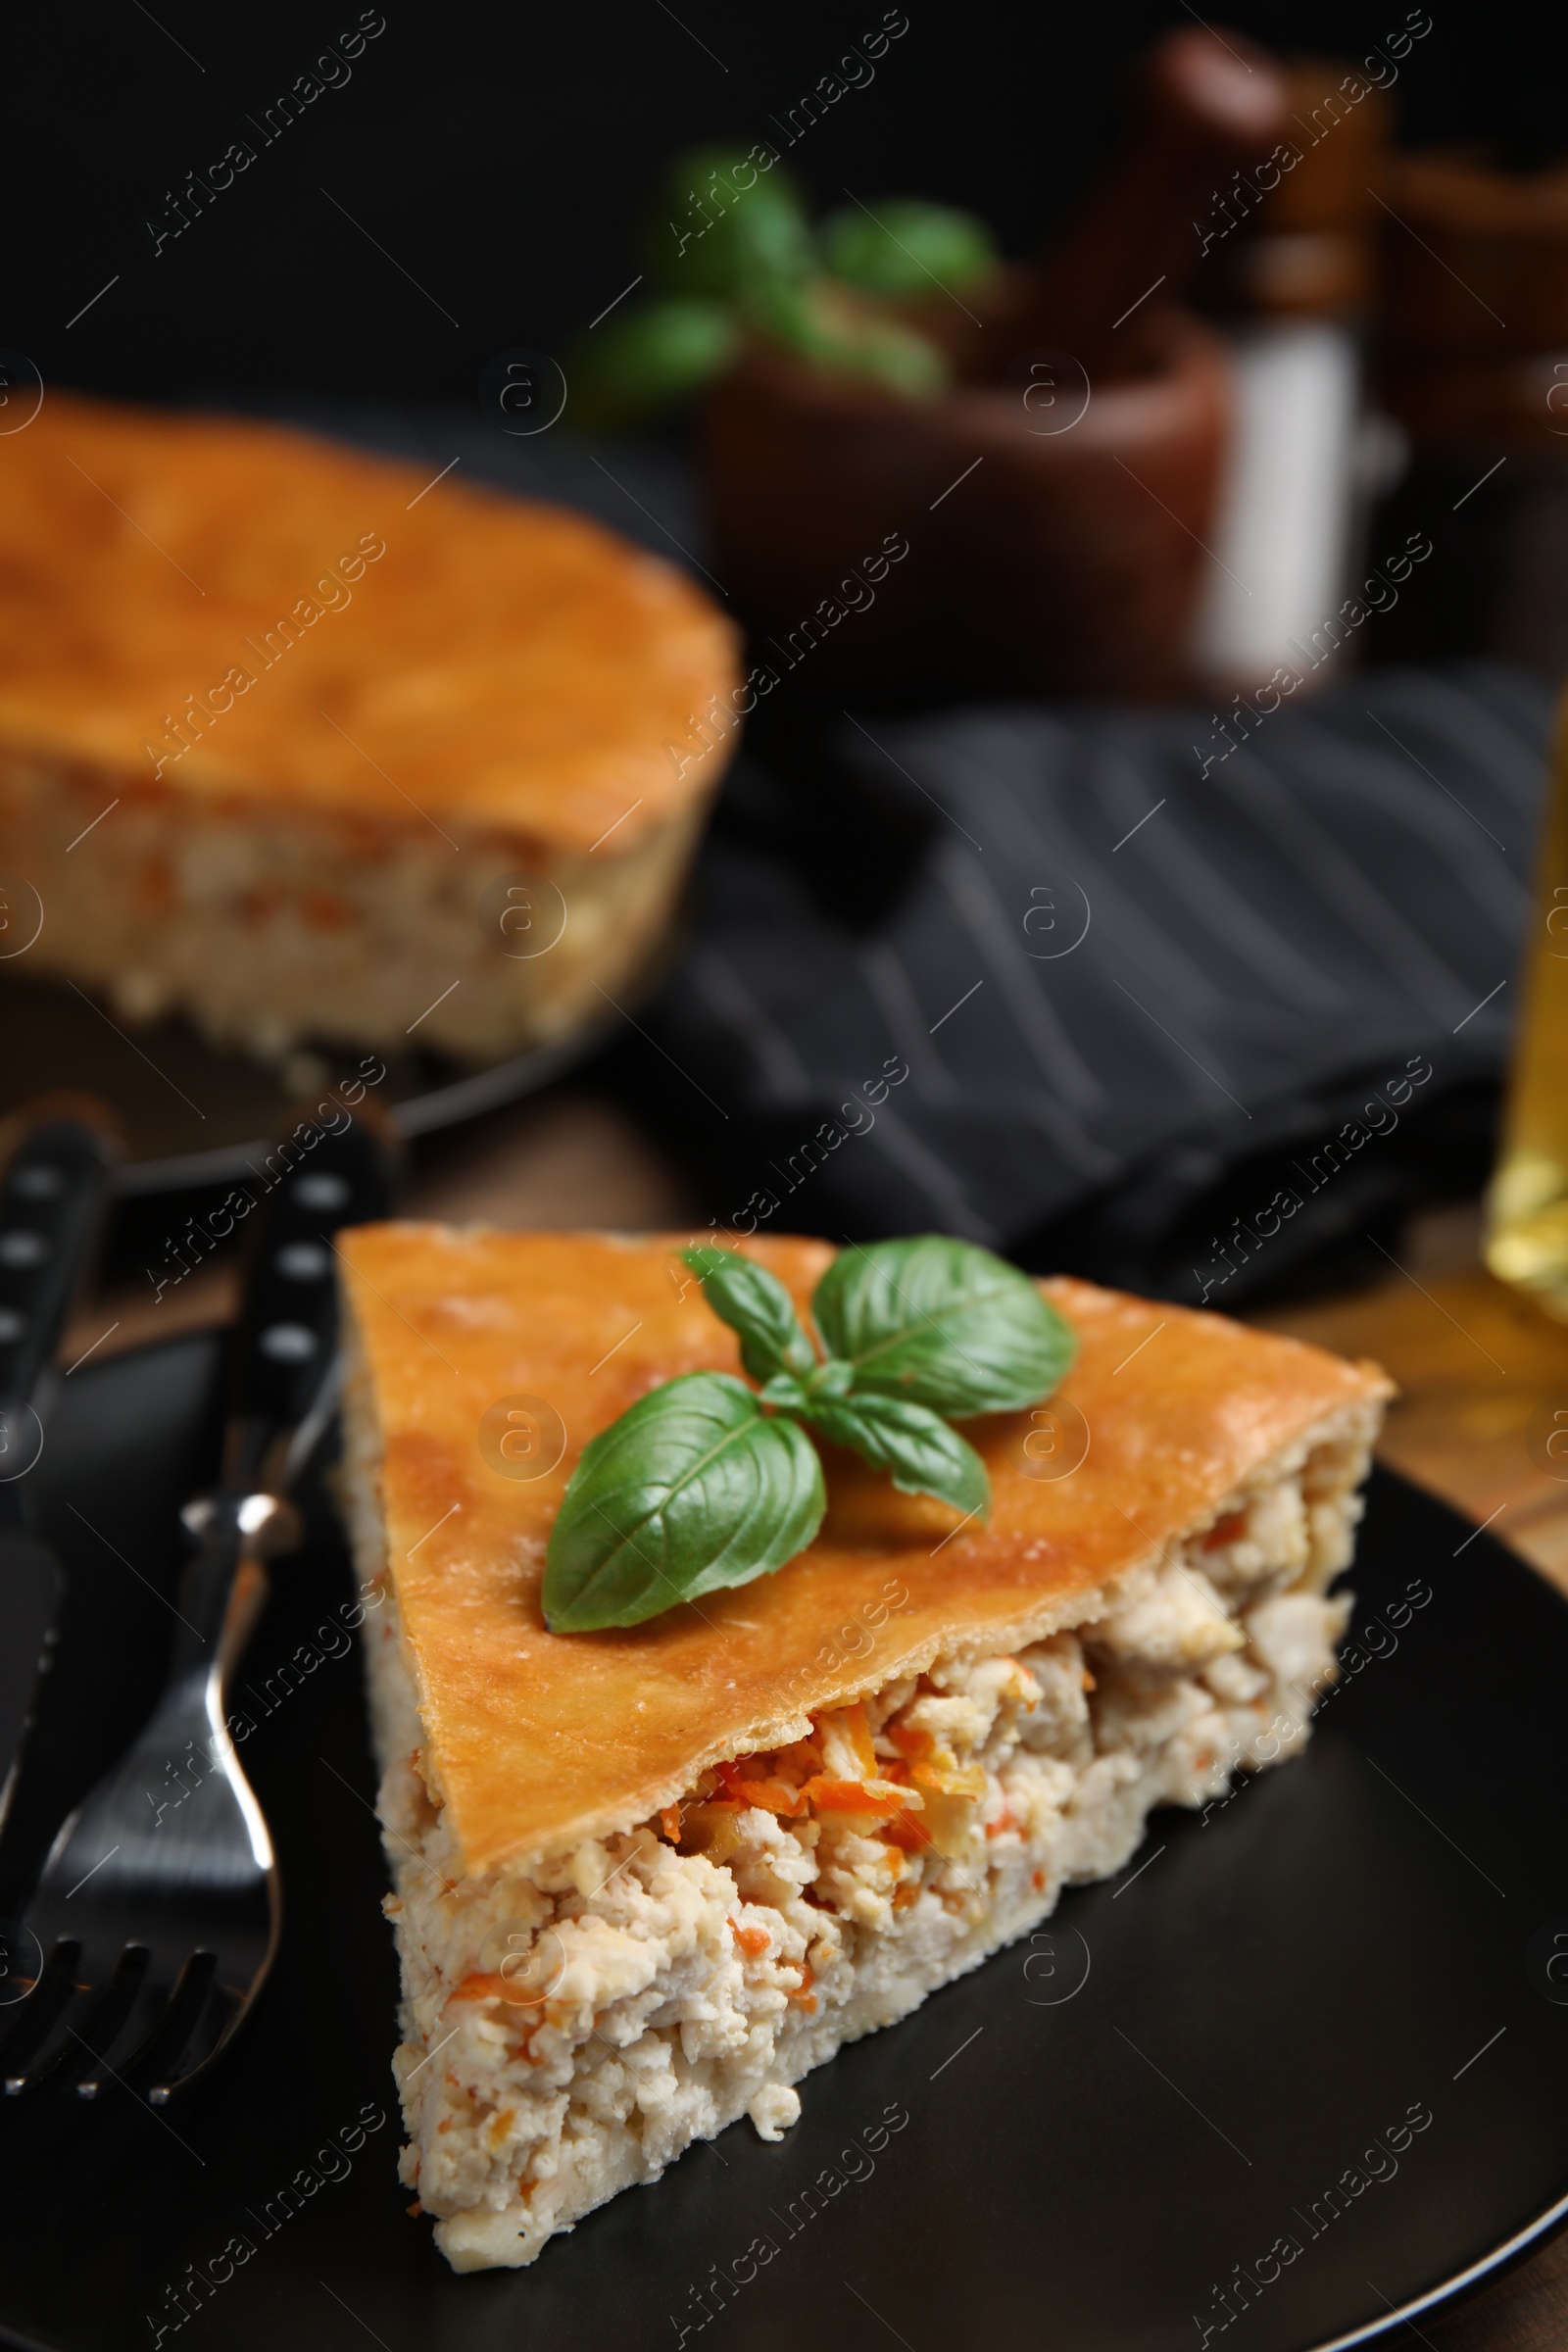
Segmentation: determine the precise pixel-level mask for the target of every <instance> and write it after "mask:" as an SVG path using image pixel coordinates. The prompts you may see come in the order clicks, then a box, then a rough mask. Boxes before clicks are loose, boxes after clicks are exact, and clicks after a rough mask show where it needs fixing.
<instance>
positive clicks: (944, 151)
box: [0, 0, 1568, 401]
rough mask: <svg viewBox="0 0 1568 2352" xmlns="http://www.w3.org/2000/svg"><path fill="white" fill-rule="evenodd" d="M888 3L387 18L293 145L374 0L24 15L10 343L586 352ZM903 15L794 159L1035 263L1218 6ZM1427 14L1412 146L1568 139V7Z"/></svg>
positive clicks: (1536, 148)
mask: <svg viewBox="0 0 1568 2352" xmlns="http://www.w3.org/2000/svg"><path fill="white" fill-rule="evenodd" d="M883 5H884V0H841V4H840V5H837V6H833V7H821V6H818V7H812V8H807V9H790V10H784V9H781V8H767V9H764V8H760V7H756V6H753V7H750V8H736V7H734V6H720V5H717V4H716V0H678V5H677V6H676V7H675V10H674V13H673V14H672V13H671V11H670V9H668V8H666V7H665V6H664V5H663V4H662V0H611V4H610V5H601V6H596V7H593V8H587V7H576V8H555V9H551V10H548V11H547V10H544V9H541V8H539V7H536V6H535V7H526V6H525V7H522V8H515V9H509V10H503V9H500V8H495V7H474V6H471V5H455V6H453V5H449V6H443V7H441V8H432V7H430V6H428V5H425V6H422V7H421V6H416V5H413V4H412V0H385V6H384V10H383V11H382V13H383V14H384V16H385V21H386V29H385V30H384V31H383V32H382V33H380V34H379V36H378V37H376V38H375V39H373V40H371V41H370V42H369V43H368V46H367V47H366V49H365V51H364V53H363V55H362V56H361V57H360V58H359V59H358V61H357V62H356V63H355V64H354V65H353V67H352V78H351V79H350V80H349V81H348V82H347V83H346V84H345V85H343V86H340V87H338V88H336V89H330V90H327V91H325V92H324V94H323V95H322V96H321V97H319V99H317V100H316V101H315V102H314V104H312V105H311V106H310V107H309V108H308V109H307V111H306V113H305V115H304V116H303V118H302V119H301V120H299V121H298V122H296V123H293V124H292V125H291V126H290V127H289V129H288V130H287V131H286V132H285V133H284V134H283V135H282V136H280V137H279V138H278V139H277V140H276V141H275V142H274V143H273V144H272V145H271V146H269V147H262V146H261V145H260V142H259V140H258V138H257V137H256V136H255V135H254V134H253V133H252V132H251V130H250V129H248V127H247V125H246V123H245V120H244V118H245V117H246V116H247V115H249V114H254V115H256V116H258V117H260V115H261V113H262V110H263V109H264V108H265V107H266V106H268V105H269V104H270V102H272V101H273V100H274V99H275V98H276V96H277V94H278V93H279V91H280V90H283V89H286V88H288V87H289V86H290V85H291V84H292V83H293V81H294V80H295V78H296V76H298V75H299V74H302V73H308V72H309V71H310V70H311V69H312V67H313V65H314V61H315V59H316V58H317V56H318V55H319V53H320V51H321V50H322V49H323V47H324V46H325V44H326V43H327V42H328V41H330V40H332V39H334V38H335V37H336V36H337V35H338V34H340V33H342V32H345V31H348V30H350V29H351V28H353V27H354V26H355V25H356V24H357V23H358V21H359V16H360V10H359V7H358V5H357V0H336V4H335V5H327V4H326V0H319V5H316V6H312V7H293V8H276V7H269V8H266V9H257V8H249V7H247V8H244V9H237V10H234V11H232V12H227V11H219V10H216V9H214V8H212V7H198V6H196V5H194V0H155V5H154V7H153V11H152V14H151V15H149V13H148V12H147V10H146V9H145V8H143V7H142V6H140V5H139V0H116V4H115V6H114V7H113V8H108V7H106V8H102V9H96V10H91V11H88V12H87V13H85V14H82V13H81V12H78V11H74V10H70V9H66V8H61V7H54V8H46V9H35V10H29V11H26V12H25V14H23V13H21V12H19V13H18V14H17V15H16V16H14V17H13V18H12V20H11V22H10V24H9V25H8V32H7V43H6V47H7V68H8V72H7V81H8V85H9V93H10V106H9V109H8V113H9V118H10V119H9V122H8V124H7V131H6V154H7V163H8V167H9V168H8V171H7V174H6V177H7V202H6V206H5V229H4V236H5V246H6V254H5V276H4V299H3V302H0V344H5V345H9V346H10V347H11V348H12V349H13V350H20V351H22V352H24V353H25V354H26V355H27V356H28V357H29V358H30V359H31V360H32V361H33V362H34V363H35V364H36V366H37V367H38V368H39V369H40V370H41V371H42V373H43V375H44V377H45V379H46V380H51V381H58V382H63V383H69V384H77V385H81V386H85V387H89V388H94V389H100V390H103V391H107V392H113V393H116V394H119V395H121V396H123V397H130V398H134V397H137V396H144V397H146V398H149V399H165V398H169V397H171V396H174V395H178V394H184V395H187V396H188V395H190V394H197V395H201V394H223V393H226V392H243V391H256V392H263V393H266V392H284V391H290V390H303V391H312V392H320V393H336V394H354V395H358V396H372V397H374V398H376V399H378V400H393V401H395V400H398V399H401V398H409V399H416V400H418V399H430V398H444V399H452V398H454V397H461V398H463V399H468V398H471V397H472V396H473V392H474V386H475V382H476V378H477V376H478V374H479V371H480V369H481V368H483V366H484V364H485V362H486V361H487V360H488V359H489V358H490V357H491V356H492V355H493V354H494V353H496V352H497V351H499V350H502V349H505V348H507V347H511V346H517V345H533V346H536V347H540V348H544V349H547V350H559V349H561V348H562V347H563V346H564V344H566V343H568V342H569V340H570V339H571V337H572V336H574V335H575V334H576V333H577V332H579V331H580V330H581V329H582V328H584V327H585V326H586V325H587V323H588V321H589V320H590V319H592V318H593V317H594V316H595V314H596V313H597V312H599V311H600V310H601V309H602V308H603V306H604V305H606V304H608V303H609V302H611V301H612V300H613V297H614V296H615V295H616V293H617V292H618V291H619V290H620V288H622V287H623V286H624V285H625V284H626V282H627V280H628V279H629V278H630V277H631V276H632V275H633V274H634V272H635V270H637V269H638V268H639V267H640V260H639V257H638V253H637V237H636V223H637V221H638V218H639V216H640V215H641V213H642V210H643V208H644V206H645V204H646V202H647V199H648V195H649V192H650V188H651V186H652V183H653V182H654V180H655V177H656V175H657V173H658V171H659V168H660V166H661V165H662V163H663V162H664V160H665V159H666V158H667V157H668V156H669V154H670V153H671V151H672V150H674V149H676V148H678V147H679V146H681V145H682V144H684V143H686V142H689V141H691V140H693V139H697V138H706V137H710V136H713V135H718V136H729V135H736V134H739V135H742V136H744V137H745V138H746V139H747V140H748V141H750V140H752V139H755V138H760V137H766V136H768V135H769V125H768V122H767V117H768V115H769V114H772V113H778V114H783V113H784V112H785V111H786V110H787V109H788V108H789V107H790V106H791V105H792V104H794V103H796V102H797V101H798V100H799V99H800V97H801V96H802V95H803V93H805V92H806V91H807V90H809V89H810V88H811V87H812V86H813V85H814V84H815V83H816V81H817V80H818V79H819V78H820V77H821V76H822V75H823V74H824V73H829V72H831V70H832V69H833V67H834V65H835V63H836V61H837V59H838V57H839V56H840V55H841V54H842V53H843V50H844V48H845V46H846V44H847V43H849V42H851V41H853V40H855V39H856V38H857V37H858V35H859V34H861V33H863V32H866V31H869V30H870V29H872V28H873V27H874V26H876V25H878V24H879V23H880V22H881V18H882V14H883ZM1406 5H1407V0H1370V4H1369V5H1365V6H1316V7H1311V6H1302V5H1299V4H1292V5H1278V6H1271V7H1270V6H1265V7H1240V8H1238V7H1234V6H1231V7H1227V8H1226V9H1225V10H1224V11H1223V13H1222V14H1221V15H1217V16H1215V17H1213V18H1211V20H1210V21H1211V22H1214V23H1218V24H1220V25H1241V26H1242V27H1243V28H1244V29H1245V30H1247V31H1250V33H1252V34H1253V35H1254V36H1255V37H1257V38H1258V39H1260V40H1262V41H1264V42H1266V43H1268V44H1269V45H1270V46H1274V47H1277V48H1280V49H1283V50H1291V49H1302V48H1306V49H1313V50H1317V51H1326V52H1329V53H1332V54H1345V55H1347V56H1350V57H1353V56H1356V55H1359V54H1362V53H1363V52H1364V51H1365V50H1366V49H1367V47H1368V46H1369V45H1371V44H1372V43H1373V42H1375V41H1377V40H1378V39H1380V38H1381V37H1382V36H1383V35H1384V34H1386V33H1388V32H1390V31H1392V30H1394V29H1395V28H1397V26H1398V25H1401V24H1402V23H1403V21H1404V18H1405V14H1406ZM905 13H906V14H907V17H908V20H909V29H908V30H907V33H905V34H904V35H903V37H902V38H900V39H898V40H896V41H895V42H893V44H892V45H891V46H890V48H889V49H888V51H887V53H886V55H885V56H884V57H883V58H882V59H881V61H880V63H879V64H878V65H877V68H876V77H875V79H874V81H873V82H872V83H871V84H870V85H869V86H868V87H864V88H860V89H857V90H852V91H850V92H849V93H848V94H847V95H846V96H845V97H844V98H843V99H842V100H840V101H839V102H838V104H837V105H836V106H834V107H833V108H832V109H831V111H830V112H829V113H828V115H827V116H826V117H825V118H824V119H823V120H822V121H821V122H820V123H816V124H815V125H814V126H813V127H812V128H811V129H810V131H809V133H808V135H807V136H806V137H804V138H802V139H801V141H800V142H799V144H798V146H797V147H796V148H795V149H794V150H793V152H792V153H791V156H790V162H791V165H792V168H794V169H795V170H796V171H797V172H799V174H800V176H801V178H802V179H803V181H804V182H805V184H806V186H807V188H808V190H809V194H810V195H811V197H812V198H813V199H814V200H816V201H817V202H818V203H819V204H821V205H822V206H824V207H825V206H826V205H828V204H830V203H831V204H837V203H840V202H842V201H843V198H842V193H841V192H842V190H843V189H844V188H845V187H846V186H848V187H851V188H853V189H855V191H856V192H857V193H858V194H861V195H864V196H866V197H868V198H870V199H873V200H874V198H875V197H876V196H877V195H879V194H883V195H885V194H894V193H918V194H921V195H928V196H933V197H939V198H945V199H947V200H949V201H951V202H956V203H959V204H964V205H968V206H971V207H973V208H974V209H976V210H978V211H980V212H981V213H983V214H984V215H986V216H987V217H988V218H989V219H990V221H991V222H992V223H993V225H994V227H995V228H996V230H997V231H998V233H999V235H1000V238H1001V240H1002V243H1003V245H1004V247H1005V249H1006V250H1007V251H1008V252H1009V253H1012V254H1024V253H1027V252H1028V251H1030V249H1031V248H1032V247H1034V246H1035V245H1036V244H1037V243H1038V242H1039V241H1040V239H1041V238H1042V236H1043V235H1044V234H1046V233H1047V232H1048V231H1049V230H1050V229H1051V227H1052V226H1053V224H1054V223H1056V222H1057V221H1060V220H1062V219H1063V218H1064V216H1065V215H1066V214H1067V213H1068V211H1069V210H1070V209H1071V207H1072V204H1073V202H1074V200H1075V198H1076V197H1077V195H1078V194H1079V193H1080V191H1081V190H1082V189H1083V187H1084V186H1085V184H1086V181H1087V180H1088V178H1089V177H1090V176H1091V175H1092V174H1093V172H1094V171H1095V170H1096V168H1097V167H1098V165H1099V164H1100V163H1101V162H1102V161H1103V158H1104V157H1105V155H1106V154H1107V152H1108V150H1109V148H1110V145H1111V143H1112V141H1113V139H1114V137H1115V133H1116V127H1117V123H1118V119H1119V114H1120V109H1121V105H1122V101H1123V93H1124V90H1125V85H1126V77H1127V73H1128V69H1129V65H1130V61H1131V60H1132V59H1133V58H1134V57H1135V56H1136V55H1137V53H1138V52H1139V51H1140V50H1141V49H1142V48H1143V47H1145V46H1146V45H1147V43H1148V42H1149V41H1150V40H1151V39H1152V37H1153V36H1154V35H1155V34H1156V33H1157V32H1159V31H1160V30H1162V29H1163V28H1164V27H1166V26H1167V25H1179V24H1183V23H1187V22H1190V21H1191V16H1192V12H1191V11H1184V10H1183V9H1182V8H1181V7H1180V6H1179V5H1178V6H1157V5H1137V4H1133V5H1129V4H1128V0H1111V4H1110V5H1106V4H1105V0H1100V5H1098V6H1095V7H1079V8H1074V9H1068V8H1064V7H1059V6H1058V7H1055V8H1048V9H1039V8H1032V7H1023V6H1016V5H1014V6H1007V5H1000V4H998V0H991V4H989V5H988V4H986V0H978V4H970V5H962V6H959V5H954V0H907V8H906V11H905ZM1429 13H1430V15H1431V17H1432V20H1433V24H1432V30H1431V31H1430V32H1429V33H1428V34H1427V35H1426V36H1425V37H1424V38H1423V39H1422V40H1420V41H1419V42H1418V43H1417V44H1416V45H1415V47H1414V48H1413V49H1412V50H1411V52H1410V54H1409V56H1408V57H1407V58H1406V59H1405V60H1404V63H1403V66H1402V68H1401V72H1400V76H1399V81H1398V84H1397V92H1396V95H1397V98H1398V99H1399V100H1400V101H1401V102H1402V118H1403V129H1404V137H1405V139H1406V140H1407V141H1419V142H1423V143H1424V142H1428V141H1432V140H1438V139H1443V140H1452V139H1460V138H1463V139H1486V140H1490V141H1492V142H1494V143H1495V144H1496V145H1498V146H1499V148H1500V149H1501V150H1502V152H1504V153H1505V154H1507V155H1508V156H1509V157H1510V158H1511V159H1512V160H1513V161H1515V162H1535V161H1539V160H1542V158H1543V157H1544V155H1547V154H1549V153H1550V152H1551V151H1552V150H1553V149H1554V148H1555V147H1558V146H1568V31H1565V28H1564V25H1563V14H1564V12H1562V11H1561V10H1558V9H1552V10H1549V11H1548V10H1545V9H1536V10H1526V9H1524V8H1508V9H1495V8H1491V9H1486V10H1482V9H1480V8H1478V7H1475V6H1473V5H1472V6H1469V7H1465V8H1462V9H1460V8H1455V7H1453V6H1452V5H1451V4H1450V0H1430V11H1429ZM155 19H156V22H155V21H154V20H155ZM1542 27H1547V28H1549V29H1548V30H1547V31H1546V32H1544V31H1543V30H1542V29H1541V28H1542ZM241 137H243V138H245V139H247V140H248V141H249V143H250V144H251V145H252V146H253V147H256V148H257V150H258V152H257V160H256V162H255V163H254V164H253V165H251V166H250V168H249V169H248V170H247V171H246V172H244V173H243V174H241V175H239V176H238V177H236V179H235V181H234V183H233V185H232V186H231V187H230V188H229V189H228V190H227V191H226V192H224V193H222V194H221V195H220V196H219V197H218V198H217V201H216V203H215V204H214V205H213V207H212V209H211V210H210V211H209V212H206V213H203V214H201V215H199V216H198V217H197V218H196V219H195V220H194V221H193V222H192V225H191V226H190V227H189V228H188V229H187V230H186V232H185V233H184V234H183V235H182V236H180V237H178V238H177V239H176V238H173V237H172V238H171V239H170V241H169V242H168V243H167V244H166V245H165V246H164V247H163V250H162V252H161V254H160V255H159V256H158V257H157V258H156V259H155V258H154V254H153V244H152V238H151V236H150V235H149V233H148V231H147V229H146V227H145V225H144V223H145V221H147V220H148V219H149V218H152V219H154V220H156V221H161V220H162V219H163V218H164V216H165V214H166V208H167V192H168V191H171V190H177V189H178V188H179V186H180V184H181V182H182V181H183V180H184V178H185V175H186V173H187V172H190V171H195V172H198V173H202V174H205V172H206V170H207V167H208V165H209V164H210V163H211V162H213V161H215V160H216V159H217V158H219V157H220V156H221V154H222V152H223V150H224V148H225V147H226V146H227V145H228V143H229V141H230V140H231V139H236V138H241ZM323 188H325V189H329V190H330V191H331V195H332V197H334V198H335V199H336V201H337V204H338V205H340V206H342V207H344V208H345V210H346V211H347V212H348V213H350V214H352V215H353V217H354V221H357V222H359V223H361V224H362V227H363V230H364V231H365V232H368V233H363V234H362V233H361V229H360V228H356V227H355V226H354V225H352V224H351V222H350V221H348V220H346V219H345V218H344V216H343V213H342V212H339V211H337V210H335V209H334V207H333V204H332V203H331V202H329V201H328V199H327V197H326V196H324V195H323V194H322V193H321V190H322V189H323ZM370 238H373V239H374V240H375V241H376V242H375V243H374V244H372V243H371V242H369V241H368V240H369V239H370ZM377 245H379V246H381V247H384V248H385V256H384V255H383V253H381V252H378V251H377V250H376V246H377ZM386 256H390V257H393V258H391V259H388V258H385V257H386ZM394 261H395V263H396V264H397V265H400V266H401V270H406V271H408V272H409V273H410V274H409V276H404V275H402V274H400V270H399V268H398V267H394ZM117 273H118V276H119V281H120V282H119V283H118V284H117V285H114V286H113V287H112V288H111V289H110V291H109V292H108V293H107V294H104V295H103V296H102V298H101V299H100V300H98V301H96V302H94V303H93V305H92V308H91V309H90V310H89V311H88V312H87V313H86V315H85V316H84V317H81V318H79V319H77V320H76V323H75V324H74V325H73V326H70V327H68V325H67V321H68V320H69V319H72V318H73V316H74V315H75V314H76V313H77V312H78V311H79V310H80V309H81V306H82V305H84V304H86V303H88V302H89V301H91V298H92V297H93V296H94V295H95V294H96V293H97V291H98V289H99V288H100V287H102V286H103V285H104V284H105V283H106V281H108V280H109V279H111V278H112V277H114V276H116V275H117ZM411 278H412V279H415V280H417V284H415V283H411V282H410V280H411ZM421 288H422V289H424V290H423V291H421V290H420V289H421ZM446 314H450V316H447V315H446ZM454 319H455V320H456V321H457V324H455V325H454V324H453V323H452V321H453V320H454Z"/></svg>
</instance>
